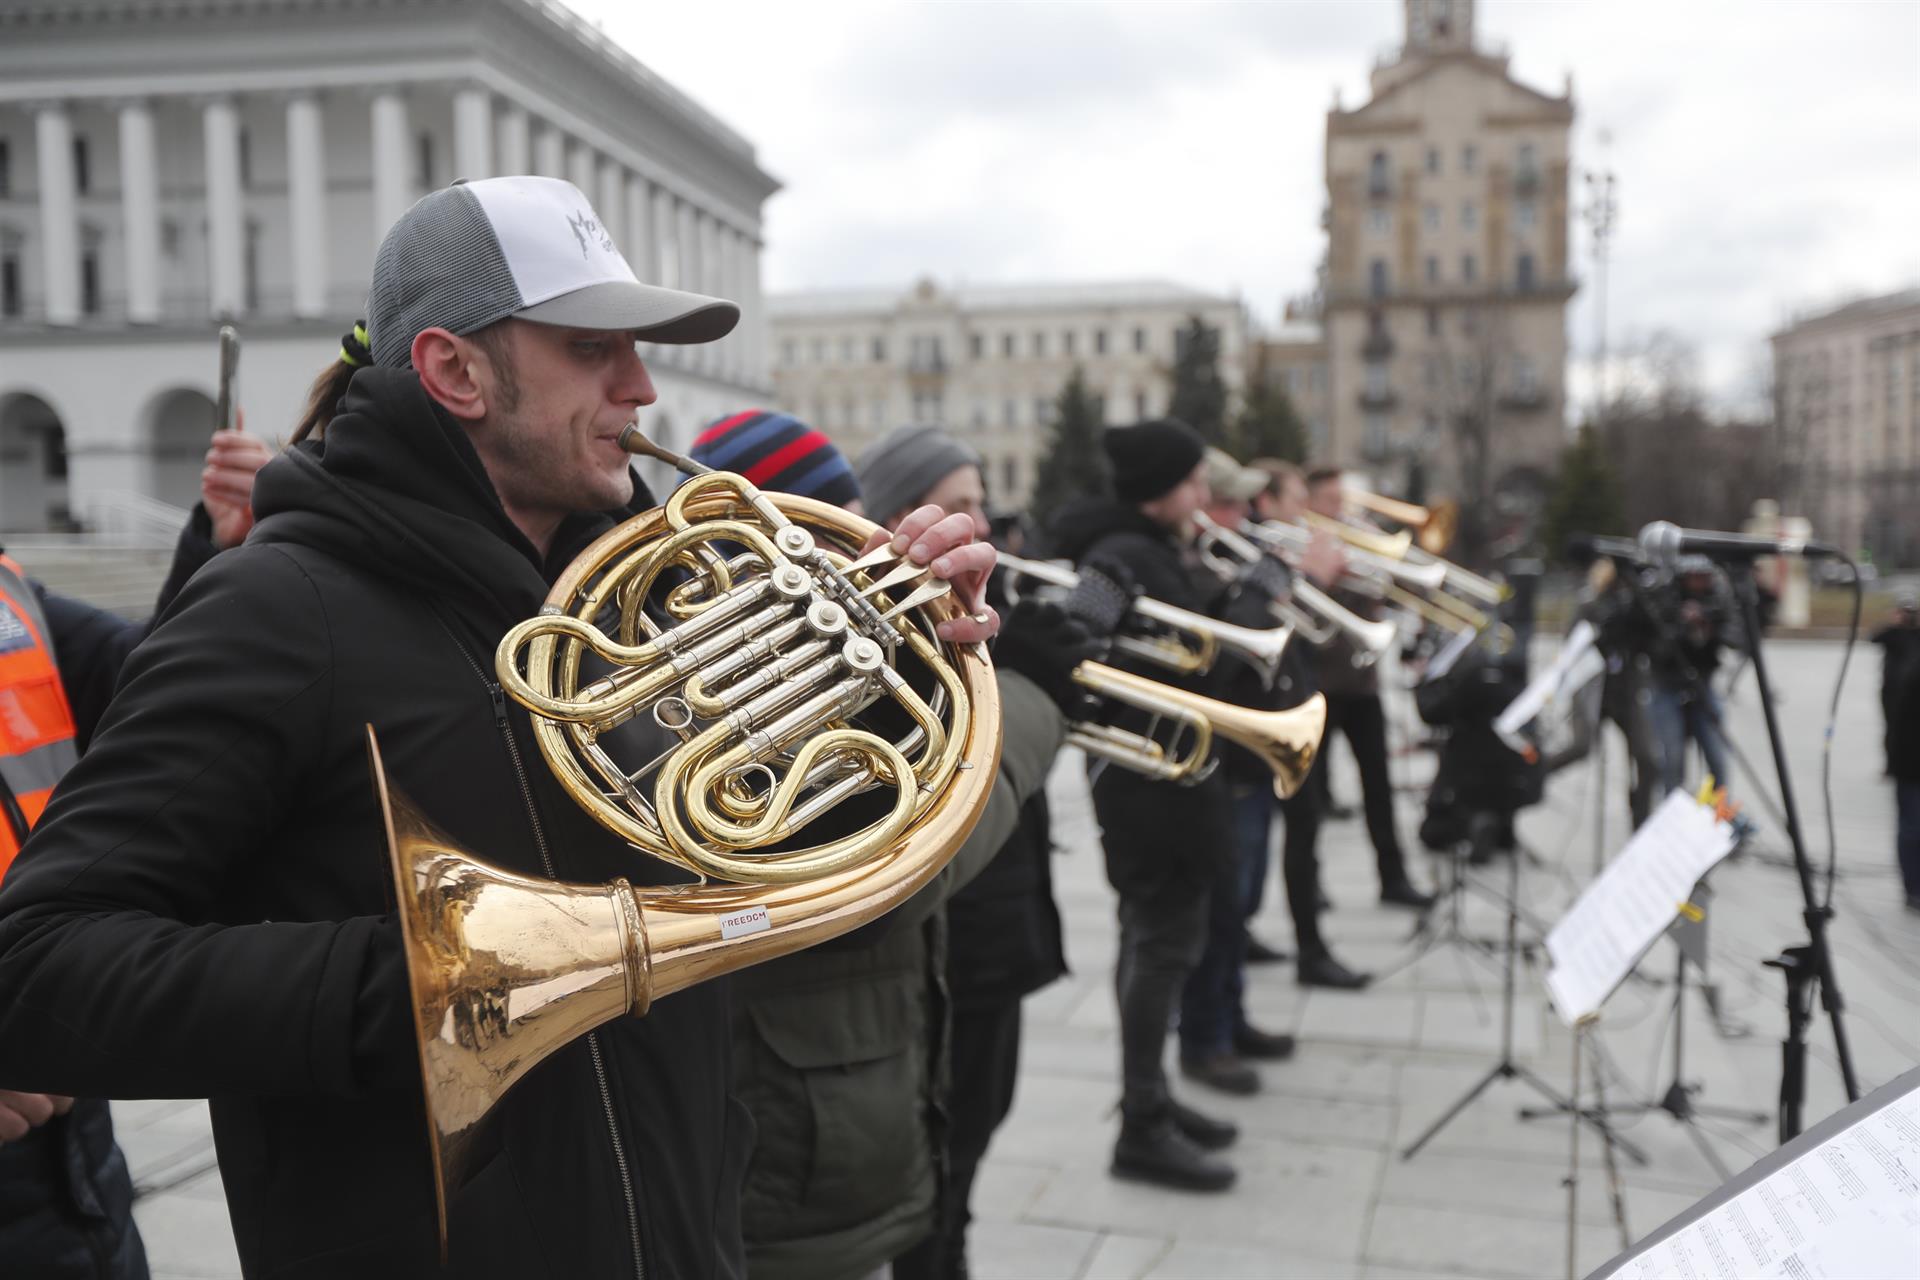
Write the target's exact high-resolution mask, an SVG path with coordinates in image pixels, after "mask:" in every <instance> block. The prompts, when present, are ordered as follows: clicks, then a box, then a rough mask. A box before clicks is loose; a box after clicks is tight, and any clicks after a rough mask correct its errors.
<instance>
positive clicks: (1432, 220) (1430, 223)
mask: <svg viewBox="0 0 1920 1280" xmlns="http://www.w3.org/2000/svg"><path fill="white" fill-rule="evenodd" d="M1420 225H1421V226H1423V227H1425V228H1426V229H1427V230H1428V231H1438V230H1439V229H1440V206H1439V205H1437V204H1425V205H1422V206H1421V207H1420Z"/></svg>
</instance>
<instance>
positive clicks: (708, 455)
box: [692, 409, 860, 507]
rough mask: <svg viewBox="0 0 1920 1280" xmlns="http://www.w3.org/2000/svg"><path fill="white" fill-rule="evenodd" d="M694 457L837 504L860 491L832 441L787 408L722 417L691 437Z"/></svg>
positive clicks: (763, 484)
mask: <svg viewBox="0 0 1920 1280" xmlns="http://www.w3.org/2000/svg"><path fill="white" fill-rule="evenodd" d="M692 457H693V460H694V461H695V462H699V463H704V464H705V465H707V466H709V467H712V468H714V469H715V470H718V471H735V472H738V473H739V474H741V475H743V476H745V477H746V478H747V479H748V480H750V481H752V482H753V484H754V485H755V486H756V487H758V488H761V489H768V490H771V491H773V492H775V493H792V494H797V495H799V496H800V497H803V498H818V499H819V500H820V501H822V502H830V503H832V504H833V505H834V506H836V507H844V506H846V505H847V504H848V503H849V502H852V501H853V500H854V499H856V498H858V497H859V496H860V482H859V481H858V480H856V479H855V478H854V475H853V467H852V466H851V465H849V464H848V462H847V459H846V457H845V455H843V454H842V453H841V452H840V450H838V449H836V448H834V446H833V441H831V440H829V439H827V438H826V437H825V436H823V435H821V434H820V433H819V432H818V431H815V430H814V429H813V428H812V427H809V426H808V425H807V424H806V423H804V422H801V421H800V420H799V419H797V418H790V417H788V416H787V415H786V414H784V413H769V412H767V411H765V410H763V409H755V410H749V411H748V412H746V413H736V414H733V415H731V416H730V417H725V418H722V419H720V420H719V421H718V422H716V423H714V424H713V425H712V426H710V427H708V428H707V429H706V430H705V431H702V432H701V433H700V436H699V438H698V439H696V440H695V441H694V442H693V450H692Z"/></svg>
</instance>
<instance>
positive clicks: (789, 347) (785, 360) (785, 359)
mask: <svg viewBox="0 0 1920 1280" xmlns="http://www.w3.org/2000/svg"><path fill="white" fill-rule="evenodd" d="M793 356H794V352H793V339H792V338H788V339H786V340H785V341H783V342H781V344H780V363H781V364H784V365H789V366H791V365H792V364H793V362H794V360H793Z"/></svg>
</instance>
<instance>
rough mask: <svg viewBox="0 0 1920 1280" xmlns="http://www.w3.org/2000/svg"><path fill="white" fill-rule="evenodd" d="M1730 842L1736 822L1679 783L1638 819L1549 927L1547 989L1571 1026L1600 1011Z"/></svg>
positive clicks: (1731, 844) (1727, 850)
mask: <svg viewBox="0 0 1920 1280" xmlns="http://www.w3.org/2000/svg"><path fill="white" fill-rule="evenodd" d="M1732 849H1733V828H1731V827H1730V826H1728V825H1727V824H1726V823H1724V822H1721V821H1719V820H1718V819H1717V818H1716V817H1715V816H1714V811H1713V810H1712V809H1710V808H1708V807H1707V806H1705V805H1703V804H1701V803H1700V802H1699V801H1697V800H1695V799H1694V798H1693V797H1692V796H1690V795H1688V794H1687V793H1686V792H1684V791H1679V790H1675V791H1674V793H1673V794H1672V795H1670V796H1668V797H1667V799H1666V802H1665V803H1664V804H1662V805H1661V806H1660V807H1659V808H1658V809H1656V810H1654V811H1653V814H1652V816H1651V817H1649V818H1648V819H1647V820H1646V821H1645V822H1644V823H1642V824H1641V826H1640V829H1639V830H1638V831H1636V832H1634V833H1633V838H1632V839H1631V840H1629V841H1627V846H1626V848H1624V849H1622V850H1621V851H1620V852H1619V853H1618V854H1616V855H1615V856H1614V858H1613V860H1612V861H1611V862H1609V863H1608V864H1607V866H1606V869H1605V870H1604V871H1602V872H1601V873H1600V874H1599V875H1598V876H1596V877H1595V878H1594V881H1593V883H1592V884H1590V885H1588V886H1587V887H1586V888H1585V889H1584V890H1583V891H1582V892H1581V894H1580V897H1579V898H1578V899H1577V900H1576V901H1575V902H1574V904H1573V906H1571V907H1570V908H1568V909H1567V913H1566V914H1565V915H1564V916H1562V917H1561V918H1560V922H1559V923H1558V924H1556V925H1554V927H1553V931H1552V932H1551V933H1549V934H1548V935H1547V958H1548V960H1549V962H1550V963H1551V966H1552V967H1551V968H1550V969H1549V970H1548V972H1547V993H1548V994H1549V995H1550V996H1552V997H1553V1007H1554V1009H1555V1010H1556V1011H1557V1012H1558V1013H1559V1014H1560V1017H1561V1018H1562V1019H1563V1020H1564V1021H1565V1022H1566V1023H1567V1024H1568V1025H1569V1026H1571V1025H1572V1024H1574V1023H1576V1022H1578V1021H1580V1019H1582V1018H1585V1017H1589V1016H1591V1015H1592V1014H1595V1013H1598V1012H1599V1011H1600V1006H1601V1005H1602V1004H1603V1003H1605V1002H1606V999H1607V997H1608V996H1609V995H1611V994H1612V993H1613V989H1614V988H1615V987H1617V986H1619V985H1620V982H1621V980H1622V979H1624V978H1625V977H1626V976H1627V974H1628V973H1630V972H1632V970H1633V966H1634V965H1635V964H1636V963H1638V962H1639V959H1640V957H1641V955H1642V954H1644V953H1645V952H1646V949H1647V948H1648V947H1650V946H1652V945H1653V944H1654V941H1655V940H1656V939H1658V938H1659V936H1660V935H1661V933H1663V932H1664V931H1665V930H1666V928H1667V926H1668V925H1669V924H1671V923H1672V922H1673V917H1674V914H1675V913H1676V912H1678V911H1679V910H1680V904H1681V903H1683V902H1685V901H1686V900H1687V895H1688V894H1689V893H1691V892H1692V890H1693V886H1694V884H1695V883H1696V882H1697V881H1698V880H1699V879H1700V877H1701V876H1703V875H1705V874H1706V873H1707V872H1708V871H1710V870H1712V869H1713V865H1714V864H1715V863H1716V862H1718V861H1720V859H1722V858H1724V857H1726V856H1727V854H1728V853H1729V852H1730V851H1731V850H1732Z"/></svg>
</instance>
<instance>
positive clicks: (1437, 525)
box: [1340, 485, 1460, 556]
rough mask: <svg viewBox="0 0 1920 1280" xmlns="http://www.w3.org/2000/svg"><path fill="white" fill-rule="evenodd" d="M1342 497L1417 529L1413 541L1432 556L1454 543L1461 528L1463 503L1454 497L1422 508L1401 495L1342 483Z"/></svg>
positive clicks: (1386, 518)
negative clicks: (1383, 493) (1382, 493)
mask: <svg viewBox="0 0 1920 1280" xmlns="http://www.w3.org/2000/svg"><path fill="white" fill-rule="evenodd" d="M1340 496H1341V498H1342V499H1343V500H1344V501H1346V502H1348V503H1350V504H1351V505H1353V506H1356V507H1359V508H1360V509H1361V510H1362V511H1371V512H1372V513H1373V514H1374V515H1377V516H1379V517H1381V518H1382V519H1384V520H1391V521H1393V522H1394V523H1395V524H1398V525H1404V526H1406V527H1407V528H1408V529H1410V530H1412V531H1413V532H1414V540H1415V541H1417V542H1418V543H1419V544H1420V549H1421V550H1422V551H1425V552H1426V553H1427V554H1429V555H1435V556H1437V555H1440V554H1441V553H1442V552H1444V551H1446V549H1447V548H1448V547H1450V546H1452V545H1453V539H1454V535H1455V534H1456V533H1458V532H1459V529H1460V504H1459V503H1457V502H1454V501H1452V500H1451V499H1448V500H1446V501H1444V502H1437V503H1435V504H1434V505H1433V506H1431V507H1423V506H1420V505H1418V504H1416V503H1412V502H1402V501H1400V500H1399V499H1398V498H1385V497H1382V496H1380V495H1379V494H1377V493H1371V492H1369V491H1367V490H1365V489H1356V488H1355V487H1354V486H1352V485H1343V486H1342V487H1341V491H1340Z"/></svg>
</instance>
